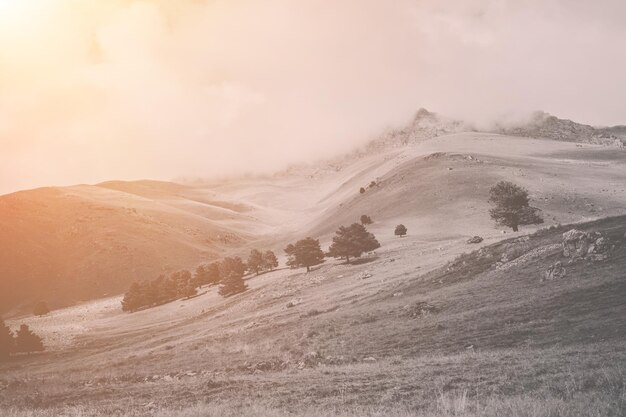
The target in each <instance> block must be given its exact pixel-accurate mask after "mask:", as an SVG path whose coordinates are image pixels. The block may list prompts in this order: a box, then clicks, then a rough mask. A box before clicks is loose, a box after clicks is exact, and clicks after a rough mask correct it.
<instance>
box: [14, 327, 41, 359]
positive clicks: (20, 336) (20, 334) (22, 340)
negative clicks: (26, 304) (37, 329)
mask: <svg viewBox="0 0 626 417" xmlns="http://www.w3.org/2000/svg"><path fill="white" fill-rule="evenodd" d="M44 350H45V348H44V346H43V341H42V340H41V337H39V336H37V335H36V334H35V333H33V332H32V331H31V330H30V329H29V328H28V326H27V325H25V324H22V325H21V326H20V329H19V330H18V331H17V333H16V334H15V351H16V352H20V353H31V352H42V351H44Z"/></svg>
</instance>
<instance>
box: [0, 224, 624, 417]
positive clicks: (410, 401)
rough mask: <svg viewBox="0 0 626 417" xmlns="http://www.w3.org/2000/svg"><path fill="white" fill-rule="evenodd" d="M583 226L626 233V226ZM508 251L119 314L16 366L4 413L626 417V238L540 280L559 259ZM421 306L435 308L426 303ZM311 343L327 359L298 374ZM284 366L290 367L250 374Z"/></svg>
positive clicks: (340, 269) (329, 268) (303, 280)
mask: <svg viewBox="0 0 626 417" xmlns="http://www.w3.org/2000/svg"><path fill="white" fill-rule="evenodd" d="M584 227H585V228H587V229H590V230H595V229H599V230H603V231H604V232H606V233H608V234H610V235H611V236H615V237H619V236H622V237H623V236H624V232H626V219H625V218H615V219H607V220H603V221H601V222H596V223H592V224H588V225H585V226H584ZM560 233H562V230H553V231H547V232H542V233H541V234H539V235H537V236H533V237H531V238H530V239H529V240H528V243H525V247H527V248H528V249H529V250H532V248H534V247H538V246H542V245H546V244H553V243H554V242H555V241H556V239H558V236H559V235H560ZM511 244H512V243H511V242H502V243H500V244H497V245H495V246H491V247H487V248H486V249H484V250H483V255H480V256H479V255H478V254H477V253H472V254H467V255H464V256H461V257H458V258H457V259H456V261H454V262H452V263H450V264H447V265H446V266H445V267H443V268H441V269H437V270H434V271H431V272H427V273H419V274H418V273H416V272H412V271H414V270H413V269H411V267H412V266H414V265H415V264H414V263H412V261H413V259H417V258H419V254H422V253H426V252H427V251H428V250H430V249H428V248H427V247H426V248H425V246H424V245H422V244H421V243H420V242H416V241H412V240H411V238H410V237H409V238H406V239H403V240H402V242H401V243H399V245H403V246H402V247H396V248H393V247H392V248H390V249H387V250H386V251H385V252H381V253H379V258H378V259H376V260H375V261H373V262H370V263H367V264H364V265H350V266H348V265H341V264H338V263H332V262H329V263H327V264H325V265H324V266H322V267H321V268H319V269H317V270H316V271H314V272H312V273H311V274H304V273H300V272H298V271H296V272H293V271H278V272H277V273H276V274H275V275H272V274H267V275H265V276H263V277H259V278H258V279H255V280H251V290H250V291H249V292H248V293H246V294H242V295H241V296H239V297H237V298H235V299H228V300H226V301H222V300H219V304H217V303H216V304H215V305H211V308H208V307H204V308H206V312H205V313H202V314H198V313H196V311H201V310H202V309H203V307H202V303H207V302H208V301H211V300H216V298H210V295H206V296H203V297H204V298H203V297H198V298H196V299H194V300H189V301H187V302H185V303H181V305H183V304H184V305H183V307H181V306H180V305H178V303H172V305H169V306H162V307H159V308H156V309H153V310H154V311H152V312H151V313H150V315H147V314H143V313H138V314H137V315H123V316H114V317H112V318H107V320H109V321H105V322H102V324H101V327H98V328H96V329H95V330H94V331H93V332H91V333H89V334H88V335H85V336H84V337H83V338H81V339H78V340H77V341H76V343H77V345H76V348H75V349H73V350H69V351H60V352H52V353H48V354H44V355H32V356H30V357H28V356H23V357H19V358H15V359H14V361H13V362H11V363H9V364H8V365H3V366H2V368H0V369H1V371H0V372H2V373H0V410H1V411H0V415H3V416H11V417H13V416H15V417H27V416H33V417H47V416H55V417H56V416H85V417H87V416H93V417H96V416H97V417H100V416H131V417H133V416H153V415H156V416H162V417H170V416H171V417H178V416H180V417H186V416H218V415H219V416H246V415H249V416H270V417H271V416H281V417H282V416H345V417H353V416H354V417H356V416H383V415H384V416H398V417H401V416H402V417H404V416H425V417H431V416H432V417H434V416H444V417H448V416H451V417H452V416H455V417H479V416H480V417H492V416H493V417H496V416H498V417H500V416H502V417H505V416H506V417H544V416H545V417H574V416H592V417H594V416H595V417H609V416H615V417H618V416H619V417H621V416H623V415H626V395H625V381H626V351H625V350H624V345H625V341H626V340H625V339H626V320H625V318H626V304H624V302H623V300H624V297H625V296H626V283H625V282H624V275H623V271H624V270H625V267H626V251H625V250H624V247H623V246H622V247H619V248H618V250H617V251H616V253H615V255H614V256H613V257H612V258H611V260H610V261H608V262H604V263H585V262H582V263H579V264H576V265H572V266H569V267H568V276H567V278H566V279H564V280H561V281H554V282H547V283H542V282H541V281H540V275H541V272H542V271H543V270H544V268H545V267H546V266H547V265H549V264H550V263H553V262H554V259H553V257H554V255H553V254H545V255H542V256H541V257H538V258H536V259H534V258H533V259H532V260H531V261H529V262H527V263H525V264H520V265H519V266H518V267H516V268H512V269H509V270H506V271H502V270H496V269H495V268H493V267H490V263H492V262H495V260H496V259H497V258H498V256H499V255H501V253H502V252H503V251H504V250H507V248H509V246H508V245H511ZM462 247H465V246H462ZM457 249H459V248H458V247H457ZM436 253H437V255H436V256H440V255H439V254H440V253H441V251H437V252H436ZM459 253H460V252H459ZM485 253H487V255H489V254H490V256H491V258H490V257H489V256H486V255H485ZM451 254H452V253H449V255H451ZM390 259H394V262H390ZM489 259H491V261H490V260H489ZM364 271H368V272H369V273H371V275H372V277H370V278H368V279H366V280H363V279H360V278H359V276H361V274H362V273H363V272H364ZM420 272H421V270H420ZM296 297H297V298H298V299H300V298H301V299H302V303H301V304H299V305H298V306H296V307H293V308H286V306H285V305H286V303H287V302H288V301H289V300H291V299H293V298H296ZM424 302H427V303H428V305H432V306H434V307H436V308H435V309H433V311H432V312H431V313H429V314H425V315H415V314H412V313H413V310H412V306H415V305H424V304H423V303H424ZM407 306H408V308H407ZM188 310H189V311H193V312H194V313H193V314H192V315H184V313H182V312H184V311H188ZM313 310H315V311H316V314H308V313H307V312H310V311H313ZM103 320H104V319H103ZM470 346H472V348H469V347H470ZM310 352H316V354H317V355H316V356H315V357H316V358H318V359H316V360H319V363H317V364H316V365H314V366H312V367H308V366H304V367H301V366H300V364H301V361H302V360H303V358H304V357H306V355H308V354H309V353H310ZM370 358H374V360H371V359H370ZM270 361H278V362H279V363H285V364H286V365H285V368H284V369H282V368H281V369H280V370H278V369H269V370H257V371H255V370H254V369H251V368H249V366H250V364H255V363H259V362H270Z"/></svg>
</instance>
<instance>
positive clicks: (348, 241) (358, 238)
mask: <svg viewBox="0 0 626 417" xmlns="http://www.w3.org/2000/svg"><path fill="white" fill-rule="evenodd" d="M378 248H380V243H378V241H377V240H376V237H375V236H374V235H373V234H372V233H370V232H368V231H367V229H366V228H365V226H363V225H362V224H359V223H354V224H352V225H351V226H350V227H344V226H341V227H340V228H339V230H337V232H336V233H335V237H333V243H332V245H330V248H328V256H332V257H335V258H346V262H347V263H350V257H354V258H358V257H360V256H361V255H362V254H363V253H365V252H370V251H373V250H374V249H378Z"/></svg>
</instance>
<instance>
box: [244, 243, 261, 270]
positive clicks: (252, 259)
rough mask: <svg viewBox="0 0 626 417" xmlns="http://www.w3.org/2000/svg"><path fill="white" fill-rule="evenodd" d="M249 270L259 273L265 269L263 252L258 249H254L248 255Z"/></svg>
mask: <svg viewBox="0 0 626 417" xmlns="http://www.w3.org/2000/svg"><path fill="white" fill-rule="evenodd" d="M247 265H248V270H249V271H250V272H254V273H255V274H256V275H259V271H260V270H261V269H263V254H262V253H261V252H260V251H258V250H257V249H252V250H251V251H250V255H249V256H248V262H247Z"/></svg>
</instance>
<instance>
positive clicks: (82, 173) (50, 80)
mask: <svg viewBox="0 0 626 417" xmlns="http://www.w3.org/2000/svg"><path fill="white" fill-rule="evenodd" d="M625 21H626V2H624V1H623V0H595V1H593V2H591V1H587V0H394V1H386V0H333V1H331V0H325V1H324V0H298V1H293V0H213V1H201V0H176V1H172V0H0V193H7V192H11V191H15V190H19V189H25V188H32V187H39V186H47V185H68V184H75V183H96V182H99V181H105V180H112V179H128V180H131V179H140V178H151V179H163V180H169V179H172V178H179V177H188V178H198V177H214V176H219V177H223V176H229V175H236V174H241V173H256V172H259V173H261V172H263V173H265V172H272V171H276V170H280V169H283V168H285V167H287V166H288V165H290V164H293V163H301V162H308V161H313V160H317V159H321V158H328V157H332V156H335V155H337V154H340V153H342V152H346V151H349V150H351V149H352V148H354V147H355V146H358V145H361V144H364V143H366V142H367V141H369V140H371V139H372V138H374V137H375V136H376V135H377V134H379V133H381V132H382V131H384V130H385V129H388V128H390V127H394V126H395V127H400V126H402V125H403V124H405V123H407V122H408V121H409V120H410V118H411V117H412V116H413V114H414V113H415V112H416V111H417V109H418V108H420V107H425V108H428V109H429V110H431V111H435V112H438V113H441V114H444V115H446V116H448V117H455V118H461V119H464V120H467V121H472V122H475V123H478V124H489V123H491V122H494V121H499V120H515V119H517V118H523V117H524V115H527V114H529V113H530V112H532V111H535V110H544V111H547V112H549V113H552V114H555V115H557V116H559V117H564V118H569V119H572V120H576V121H579V122H584V123H589V124H594V125H613V124H626V101H625V100H624V97H626V75H624V74H626V54H624V45H626V25H624V22H625Z"/></svg>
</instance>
